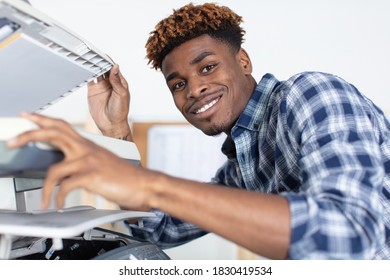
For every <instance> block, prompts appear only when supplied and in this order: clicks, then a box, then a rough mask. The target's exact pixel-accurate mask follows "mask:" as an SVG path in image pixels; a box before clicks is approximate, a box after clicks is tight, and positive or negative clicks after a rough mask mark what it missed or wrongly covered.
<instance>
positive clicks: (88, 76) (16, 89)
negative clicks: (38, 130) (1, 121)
mask: <svg viewBox="0 0 390 280" xmlns="http://www.w3.org/2000/svg"><path fill="white" fill-rule="evenodd" d="M0 65H1V67H0V85H1V92H0V95H1V102H0V117H4V116H7V117H8V116H17V115H18V114H19V113H20V112H21V111H29V112H32V111H35V112H39V111H41V110H43V109H44V108H45V107H46V106H50V105H51V104H53V103H54V102H56V101H58V100H59V99H60V98H62V97H64V96H66V95H68V94H70V93H72V92H74V91H75V90H77V89H79V88H80V87H82V86H84V85H85V84H86V83H88V82H89V81H91V80H93V79H94V78H96V77H98V76H100V75H102V74H104V73H106V72H107V71H109V70H110V69H111V67H112V66H113V62H112V60H111V59H110V58H109V57H108V56H107V55H105V54H104V53H102V52H101V51H99V50H98V49H97V48H96V47H94V46H92V44H90V43H89V42H87V41H86V40H84V39H82V38H81V37H80V36H78V35H76V34H75V33H74V32H73V31H71V30H69V29H68V28H66V27H65V26H63V25H62V24H60V23H59V22H57V21H55V20H54V19H52V18H50V17H48V16H47V15H45V14H43V13H42V12H40V11H38V10H36V9H35V8H33V7H32V6H31V5H29V4H28V3H26V2H24V1H21V0H0ZM10 104H12V106H10Z"/></svg>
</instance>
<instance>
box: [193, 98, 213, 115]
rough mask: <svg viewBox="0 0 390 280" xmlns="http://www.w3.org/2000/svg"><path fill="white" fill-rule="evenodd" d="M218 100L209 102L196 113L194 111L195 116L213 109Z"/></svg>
mask: <svg viewBox="0 0 390 280" xmlns="http://www.w3.org/2000/svg"><path fill="white" fill-rule="evenodd" d="M218 100H219V99H214V100H213V101H211V102H210V103H208V104H206V105H204V106H203V107H202V108H200V109H199V110H198V111H196V113H197V114H199V113H203V112H204V111H206V110H207V109H209V108H211V107H213V106H214V104H215V103H217V102H218Z"/></svg>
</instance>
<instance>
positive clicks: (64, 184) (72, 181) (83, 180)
mask: <svg viewBox="0 0 390 280" xmlns="http://www.w3.org/2000/svg"><path fill="white" fill-rule="evenodd" d="M88 175H89V172H86V173H78V174H77V175H73V176H71V177H67V178H65V179H63V180H62V181H61V183H60V188H59V190H58V192H57V193H56V205H57V207H58V208H63V207H64V204H65V199H66V197H67V195H68V194H69V193H70V192H72V191H73V190H76V189H86V190H88V186H89V184H91V180H90V176H88Z"/></svg>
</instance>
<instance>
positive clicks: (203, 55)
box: [190, 52, 214, 65]
mask: <svg viewBox="0 0 390 280" xmlns="http://www.w3.org/2000/svg"><path fill="white" fill-rule="evenodd" d="M213 54H214V53H213V52H203V53H201V54H200V55H198V56H197V57H195V58H194V59H193V60H192V61H191V62H190V64H191V65H193V64H196V63H198V62H200V61H202V60H203V59H204V58H205V57H207V56H209V55H213Z"/></svg>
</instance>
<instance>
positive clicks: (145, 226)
mask: <svg viewBox="0 0 390 280" xmlns="http://www.w3.org/2000/svg"><path fill="white" fill-rule="evenodd" d="M153 212H154V213H155V215H156V218H145V219H143V220H141V221H140V222H139V223H138V225H135V224H129V223H128V222H125V225H127V226H128V228H129V230H130V232H131V235H132V236H134V237H136V238H139V239H142V240H145V241H149V242H151V243H153V244H156V245H158V246H159V247H160V248H162V249H167V248H172V247H175V246H179V245H182V244H184V243H187V242H189V241H191V240H194V239H196V238H198V237H201V236H203V235H205V234H207V233H208V232H206V231H204V230H202V229H200V228H199V227H197V226H195V225H193V224H190V223H187V222H185V221H182V220H180V219H177V218H174V217H172V216H170V215H167V214H165V213H163V212H161V211H159V210H153Z"/></svg>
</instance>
